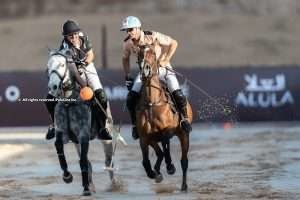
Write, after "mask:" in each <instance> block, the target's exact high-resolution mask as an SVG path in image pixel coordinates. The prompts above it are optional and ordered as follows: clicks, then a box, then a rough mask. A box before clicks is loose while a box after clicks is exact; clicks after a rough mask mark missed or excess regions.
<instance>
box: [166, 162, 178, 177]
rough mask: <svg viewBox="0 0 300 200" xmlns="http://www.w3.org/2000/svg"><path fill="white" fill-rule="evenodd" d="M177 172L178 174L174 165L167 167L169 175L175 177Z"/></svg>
mask: <svg viewBox="0 0 300 200" xmlns="http://www.w3.org/2000/svg"><path fill="white" fill-rule="evenodd" d="M175 172H176V168H175V166H174V165H173V164H170V165H168V166H167V173H168V174H169V175H173V174H175Z"/></svg>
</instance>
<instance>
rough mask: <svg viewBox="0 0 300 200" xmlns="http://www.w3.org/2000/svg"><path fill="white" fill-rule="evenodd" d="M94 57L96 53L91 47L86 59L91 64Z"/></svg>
mask: <svg viewBox="0 0 300 200" xmlns="http://www.w3.org/2000/svg"><path fill="white" fill-rule="evenodd" d="M94 58H95V55H94V52H93V50H92V49H91V50H89V51H88V52H87V57H86V59H85V62H86V63H87V64H90V63H91V62H93V61H94Z"/></svg>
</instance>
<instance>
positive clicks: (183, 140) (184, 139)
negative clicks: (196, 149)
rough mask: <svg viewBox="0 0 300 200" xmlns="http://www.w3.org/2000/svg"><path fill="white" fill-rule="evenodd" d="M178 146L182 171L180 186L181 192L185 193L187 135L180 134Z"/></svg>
mask: <svg viewBox="0 0 300 200" xmlns="http://www.w3.org/2000/svg"><path fill="white" fill-rule="evenodd" d="M179 140H180V144H181V169H182V185H181V190H182V191H187V188H188V186H187V183H186V177H187V169H188V157H187V155H188V150H189V136H188V135H187V134H183V133H182V134H180V136H179Z"/></svg>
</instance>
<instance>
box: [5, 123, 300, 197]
mask: <svg viewBox="0 0 300 200" xmlns="http://www.w3.org/2000/svg"><path fill="white" fill-rule="evenodd" d="M224 127H225V128H224ZM45 131H46V127H40V128H39V127H38V128H1V129H0V150H1V155H0V163H1V164H0V199H18V200H19V199H20V200H21V199H22V200H24V199H39V200H43V199H54V200H60V199H61V200H63V199H64V200H65V199H70V200H71V199H128V200H129V199H130V200H131V199H172V200H173V199H288V200H293V199H294V200H296V199H300V192H299V188H300V171H299V166H300V134H299V132H300V125H298V124H294V123H293V124H291V123H289V124H282V123H276V124H233V125H232V124H226V126H223V125H222V124H197V125H194V130H193V132H192V134H191V145H190V154H189V161H190V163H189V169H188V185H189V189H188V192H187V193H182V192H181V191H180V185H181V169H180V157H179V156H180V148H179V145H178V140H177V138H173V139H172V145H171V151H172V156H173V161H174V164H175V166H176V168H177V171H176V173H175V175H173V176H170V175H167V173H166V170H165V165H164V163H163V165H162V170H161V171H162V173H163V176H164V180H163V182H162V183H159V184H156V183H154V181H153V180H150V179H148V178H147V177H146V174H145V172H144V169H143V167H142V164H141V152H140V150H139V146H138V142H136V141H133V140H132V139H131V138H130V134H129V127H128V126H123V127H122V128H121V133H122V135H123V136H124V137H125V139H126V140H127V142H128V146H126V147H124V146H121V145H119V146H118V149H117V153H116V157H115V159H116V160H115V164H116V167H117V170H116V178H117V183H116V184H111V182H110V180H109V177H108V174H107V172H106V171H104V169H103V167H104V158H103V150H102V144H101V143H100V142H99V141H93V142H92V145H91V147H90V154H89V158H90V160H91V162H92V164H93V168H94V175H93V176H94V182H95V185H96V193H95V194H93V196H91V197H82V196H80V195H81V192H82V187H81V177H80V168H79V163H78V158H77V155H76V153H75V149H74V147H73V145H71V144H68V145H67V146H66V156H67V160H68V161H69V168H70V171H71V172H73V176H74V181H73V183H71V184H65V183H64V182H63V181H62V179H61V170H60V167H59V164H58V160H57V157H56V152H55V149H54V145H53V142H54V141H53V140H52V141H45V140H44V132H45ZM150 155H151V159H152V160H153V159H154V158H155V156H154V152H153V151H150Z"/></svg>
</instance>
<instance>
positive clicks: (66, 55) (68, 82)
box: [49, 51, 72, 90]
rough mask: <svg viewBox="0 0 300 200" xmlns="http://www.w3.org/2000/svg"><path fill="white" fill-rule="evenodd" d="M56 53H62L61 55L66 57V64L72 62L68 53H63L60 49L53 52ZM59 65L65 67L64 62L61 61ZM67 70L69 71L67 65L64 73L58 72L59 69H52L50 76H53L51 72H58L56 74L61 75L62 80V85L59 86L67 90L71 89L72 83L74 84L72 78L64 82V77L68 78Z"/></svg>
mask: <svg viewBox="0 0 300 200" xmlns="http://www.w3.org/2000/svg"><path fill="white" fill-rule="evenodd" d="M55 55H60V56H62V57H64V58H65V59H66V64H68V63H71V62H72V60H71V58H70V57H69V56H68V54H67V53H65V54H64V53H61V52H59V51H58V52H55V53H53V54H51V56H55ZM58 67H64V64H62V63H60V64H59V66H58ZM67 72H68V67H67V66H65V70H64V73H63V75H61V74H60V73H59V72H58V70H57V69H53V70H51V71H50V74H49V77H50V76H51V74H56V75H57V76H58V77H59V79H60V80H61V81H60V85H59V86H58V88H59V89H62V90H67V89H69V88H70V87H71V85H72V83H71V80H70V81H65V82H64V79H65V78H66V75H67ZM58 88H53V89H55V90H56V89H58Z"/></svg>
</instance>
